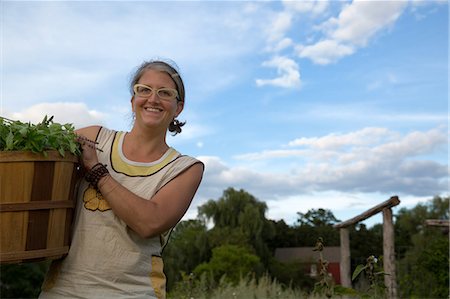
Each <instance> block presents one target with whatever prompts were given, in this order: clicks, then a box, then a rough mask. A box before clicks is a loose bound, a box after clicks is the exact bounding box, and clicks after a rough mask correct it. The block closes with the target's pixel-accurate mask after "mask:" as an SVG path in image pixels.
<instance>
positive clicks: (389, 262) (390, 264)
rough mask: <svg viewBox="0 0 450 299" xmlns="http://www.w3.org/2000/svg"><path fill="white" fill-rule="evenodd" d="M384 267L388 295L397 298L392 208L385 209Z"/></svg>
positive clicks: (390, 297) (390, 298)
mask: <svg viewBox="0 0 450 299" xmlns="http://www.w3.org/2000/svg"><path fill="white" fill-rule="evenodd" d="M383 268H384V272H385V273H387V275H384V284H385V285H386V287H387V297H388V298H389V299H392V298H397V283H396V273H395V272H396V271H395V248H394V225H393V222H392V209H391V208H385V209H383Z"/></svg>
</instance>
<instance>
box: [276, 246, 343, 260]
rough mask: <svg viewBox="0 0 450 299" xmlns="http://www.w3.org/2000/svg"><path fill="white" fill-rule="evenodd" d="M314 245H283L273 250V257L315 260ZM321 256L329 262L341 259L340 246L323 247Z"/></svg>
mask: <svg viewBox="0 0 450 299" xmlns="http://www.w3.org/2000/svg"><path fill="white" fill-rule="evenodd" d="M313 249H314V247H285V248H277V249H276V250H275V258H276V259H277V260H279V261H280V262H295V261H297V262H307V263H308V262H317V261H318V260H319V252H318V251H313ZM322 256H323V258H324V259H325V260H327V261H328V262H329V263H339V262H340V261H341V247H338V246H337V247H324V249H323V251H322Z"/></svg>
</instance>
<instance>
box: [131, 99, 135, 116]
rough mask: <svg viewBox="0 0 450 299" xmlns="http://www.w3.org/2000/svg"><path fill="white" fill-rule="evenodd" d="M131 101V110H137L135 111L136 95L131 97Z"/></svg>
mask: <svg viewBox="0 0 450 299" xmlns="http://www.w3.org/2000/svg"><path fill="white" fill-rule="evenodd" d="M130 102H131V111H133V112H135V111H134V96H132V97H131V100H130Z"/></svg>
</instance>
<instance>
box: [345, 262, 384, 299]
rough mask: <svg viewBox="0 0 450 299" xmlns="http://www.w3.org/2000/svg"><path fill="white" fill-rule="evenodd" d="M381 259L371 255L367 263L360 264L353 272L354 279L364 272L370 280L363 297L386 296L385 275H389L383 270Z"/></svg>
mask: <svg viewBox="0 0 450 299" xmlns="http://www.w3.org/2000/svg"><path fill="white" fill-rule="evenodd" d="M381 263H382V261H381V259H380V260H379V259H377V258H376V257H375V256H373V255H371V256H369V257H368V258H367V260H366V264H365V265H362V264H361V265H358V266H357V267H356V269H355V271H354V272H353V275H352V281H354V280H356V278H358V277H361V276H362V275H361V274H362V273H364V274H365V277H366V279H367V280H368V282H369V286H368V289H367V290H364V293H363V296H362V297H363V298H385V294H386V293H385V291H386V286H385V285H384V275H389V274H388V273H385V272H383V269H382V267H381V266H380V265H381Z"/></svg>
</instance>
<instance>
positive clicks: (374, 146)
mask: <svg viewBox="0 0 450 299" xmlns="http://www.w3.org/2000/svg"><path fill="white" fill-rule="evenodd" d="M446 136H447V135H446V133H445V131H444V130H443V129H442V128H436V129H432V130H429V131H425V132H421V131H416V132H411V133H408V134H404V135H402V134H401V133H399V132H393V131H390V130H387V129H385V128H365V129H362V130H359V131H356V132H350V133H346V134H331V135H328V136H322V137H315V138H299V139H296V140H293V141H292V142H290V143H289V145H288V146H287V148H285V149H276V150H267V151H264V152H261V153H249V154H243V155H240V156H237V157H236V159H238V160H239V161H240V162H241V164H240V165H242V163H245V162H246V161H250V162H251V161H252V160H253V161H254V160H264V161H265V166H264V169H266V171H261V170H256V169H252V168H251V167H248V168H246V167H244V166H240V167H230V166H228V165H227V164H226V163H225V162H223V161H221V160H220V159H218V158H215V157H205V158H203V159H204V162H205V164H206V169H207V173H206V174H205V183H204V184H205V189H208V190H209V191H211V193H209V192H208V194H212V193H213V192H212V191H214V190H223V189H225V188H227V187H229V186H234V187H236V188H244V189H246V190H249V191H250V192H256V193H257V194H262V195H264V196H265V197H268V198H274V197H276V196H281V195H284V196H294V195H298V194H308V193H310V192H324V191H327V190H328V191H339V192H355V193H358V192H367V193H375V192H379V193H383V194H384V193H401V194H406V195H414V196H426V195H428V196H433V195H435V194H438V193H440V192H444V191H445V190H446V179H447V178H448V170H447V165H445V164H443V163H439V162H437V161H433V160H429V159H427V158H426V156H429V155H433V154H434V153H436V152H439V151H442V150H444V149H445V146H446V142H447V137H446ZM280 159H282V160H286V159H289V163H290V164H291V165H297V166H296V167H293V166H291V167H287V168H286V169H285V170H284V172H283V173H277V172H275V171H273V172H271V171H270V170H268V169H273V166H274V165H277V164H278V163H281V162H280Z"/></svg>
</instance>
